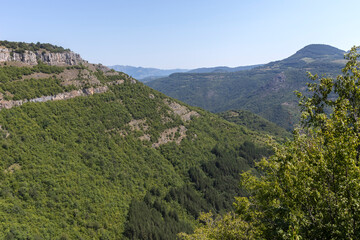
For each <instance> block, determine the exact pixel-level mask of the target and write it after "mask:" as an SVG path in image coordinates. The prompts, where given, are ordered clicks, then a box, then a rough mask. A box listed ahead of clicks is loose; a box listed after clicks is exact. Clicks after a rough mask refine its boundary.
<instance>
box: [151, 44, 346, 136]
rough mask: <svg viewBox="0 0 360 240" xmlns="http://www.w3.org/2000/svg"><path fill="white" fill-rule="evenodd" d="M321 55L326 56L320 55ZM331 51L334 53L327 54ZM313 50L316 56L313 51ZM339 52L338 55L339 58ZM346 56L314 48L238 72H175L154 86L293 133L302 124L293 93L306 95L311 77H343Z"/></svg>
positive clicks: (319, 46) (337, 50) (326, 48)
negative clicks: (242, 112) (246, 114)
mask: <svg viewBox="0 0 360 240" xmlns="http://www.w3.org/2000/svg"><path fill="white" fill-rule="evenodd" d="M314 48H315V50H316V49H318V50H317V51H315V53H317V52H318V53H321V54H319V55H320V56H319V55H316V56H314ZM324 49H325V53H327V52H326V51H327V50H330V52H329V53H327V54H323V52H324ZM310 50H311V51H310ZM334 53H335V54H334ZM343 53H344V52H343V51H342V50H339V49H336V48H334V47H331V46H327V45H309V46H308V47H305V48H303V49H301V50H299V51H298V52H297V53H295V54H293V55H292V56H290V57H288V58H285V59H283V60H280V61H275V62H270V63H268V64H265V65H262V66H259V67H257V68H253V69H250V70H244V71H240V72H232V73H206V74H196V73H193V74H191V73H175V74H172V75H170V76H169V77H167V78H161V79H157V80H153V81H151V82H149V83H147V85H148V86H150V87H152V88H154V89H156V90H159V91H161V92H163V93H165V94H167V95H169V96H171V97H174V98H177V99H179V100H181V101H184V102H186V103H188V104H190V105H194V106H199V107H202V108H205V109H207V110H209V111H212V112H223V111H226V110H234V109H235V110H236V109H244V110H249V111H251V112H253V113H256V114H259V115H260V116H262V117H264V118H266V119H268V120H270V121H272V122H274V123H276V124H278V125H279V126H281V127H284V128H286V129H288V130H291V129H292V128H293V126H294V124H296V123H297V122H298V119H299V113H298V109H297V102H298V100H297V98H296V96H295V94H294V93H293V91H295V90H299V91H303V90H306V82H308V78H307V72H308V71H310V72H312V73H313V74H316V73H328V74H329V75H330V76H335V75H337V74H338V73H340V71H341V68H342V67H343V66H344V64H345V62H346V60H345V59H344V56H343Z"/></svg>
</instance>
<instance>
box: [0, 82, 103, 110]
mask: <svg viewBox="0 0 360 240" xmlns="http://www.w3.org/2000/svg"><path fill="white" fill-rule="evenodd" d="M108 90H109V88H108V87H107V86H102V87H97V88H93V87H91V88H84V89H79V90H73V91H71V92H64V93H59V94H56V95H54V96H42V97H39V98H33V99H30V100H27V99H24V100H10V101H5V100H2V101H0V110H1V109H3V108H6V109H9V108H12V107H16V106H21V105H23V104H24V103H27V102H47V101H56V100H66V99H70V98H74V97H80V96H89V95H93V94H96V93H104V92H106V91H108Z"/></svg>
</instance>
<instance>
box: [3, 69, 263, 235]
mask: <svg viewBox="0 0 360 240" xmlns="http://www.w3.org/2000/svg"><path fill="white" fill-rule="evenodd" d="M55 75H56V74H55ZM39 81H44V82H48V81H49V83H46V84H50V85H44V86H43V85H41V84H42V83H41V82H37V81H34V82H33V80H25V81H9V82H4V83H2V85H1V86H12V87H13V88H12V89H13V90H14V91H18V89H28V91H29V93H25V92H20V93H16V94H21V95H22V96H25V95H23V94H30V93H31V94H33V93H36V94H44V92H41V93H38V92H37V91H43V90H44V91H45V90H46V91H48V90H50V89H52V84H57V82H56V79H50V80H39ZM30 83H33V84H30ZM12 84H14V85H12ZM16 84H29V85H26V86H25V85H16ZM44 84H45V83H44ZM42 88H43V90H41V89H42ZM109 88H110V90H109V91H108V92H106V93H103V94H94V95H93V96H88V97H77V98H73V99H69V100H66V101H52V102H51V101H49V102H44V103H25V104H23V105H22V106H20V107H14V108H11V109H2V110H1V111H0V125H1V128H0V158H1V159H2V161H1V162H0V218H1V222H0V238H6V237H8V238H9V239H11V238H15V239H34V238H35V239H36V238H38V239H59V238H60V239H119V238H122V237H127V238H129V239H141V238H142V239H146V238H148V237H149V236H152V237H153V239H172V238H173V237H174V236H175V235H176V233H177V232H180V231H186V232H190V231H191V229H192V227H193V222H194V216H197V215H198V213H197V212H196V211H200V210H201V209H206V210H211V209H212V206H213V204H210V203H207V197H206V196H207V195H205V194H206V188H205V187H204V186H203V187H201V188H198V187H197V186H195V181H194V182H193V181H191V180H190V177H189V172H190V169H192V168H196V169H198V170H199V171H200V173H201V174H202V176H204V178H205V180H206V184H208V185H209V186H210V185H211V184H213V183H214V182H215V180H216V179H215V178H214V177H213V176H211V175H207V174H208V173H207V172H206V171H205V170H202V168H203V166H205V165H206V164H207V162H210V163H211V162H213V161H215V162H219V163H221V164H220V165H221V166H222V167H220V168H219V169H218V170H217V171H219V172H220V173H222V171H224V173H223V174H224V176H228V175H229V174H228V173H232V172H233V170H231V171H229V172H227V170H226V169H227V168H225V164H227V163H230V162H232V161H234V162H237V161H239V162H242V163H243V165H242V166H243V167H244V168H243V169H240V168H236V171H238V173H240V172H243V171H245V170H248V169H251V167H250V166H249V163H251V162H252V160H250V159H249V161H248V160H247V159H243V158H242V157H241V156H240V155H239V154H240V153H231V152H232V151H240V150H239V149H240V148H242V146H247V145H246V144H245V145H244V142H245V141H248V142H253V143H254V146H256V147H258V148H262V147H263V144H261V143H260V141H259V140H260V139H262V138H263V137H262V136H261V135H259V134H256V133H254V132H251V131H249V130H247V129H246V128H244V127H241V126H236V125H235V124H231V123H228V122H226V121H225V120H222V119H221V118H220V117H218V116H216V115H213V114H210V113H207V112H205V111H202V110H201V109H196V108H191V107H189V109H190V110H193V111H197V112H198V113H199V114H200V116H199V117H197V118H194V119H192V120H191V121H188V122H184V121H183V120H181V118H180V117H179V116H177V115H175V114H173V113H172V111H171V109H170V108H169V106H168V105H167V104H166V101H164V100H165V98H166V99H169V98H167V97H166V96H164V95H162V94H160V93H158V92H156V91H154V90H152V89H150V88H148V87H146V86H144V85H143V84H141V83H132V82H131V79H129V78H126V79H125V81H124V83H123V84H119V85H111V86H109ZM7 90H9V91H10V90H11V89H10V87H9V89H7ZM149 96H152V97H151V98H150V97H149ZM171 101H175V100H172V99H171ZM164 119H167V121H166V122H165V121H164ZM132 120H143V121H145V123H146V125H147V128H146V129H140V130H131V128H130V127H129V123H130V122H131V121H132ZM179 125H183V126H185V127H186V129H187V131H186V135H187V136H186V138H184V139H183V140H182V142H181V144H180V145H177V144H176V143H174V142H170V143H167V144H164V145H161V146H160V147H159V148H153V147H151V145H152V143H154V142H157V141H158V138H159V136H160V134H161V133H162V132H163V131H164V130H166V129H169V128H173V127H176V126H179ZM144 134H149V136H150V141H147V140H144V141H141V140H140V139H139V137H140V136H142V135H144ZM215 146H216V148H217V149H218V150H217V152H219V153H220V155H222V157H218V156H216V155H215V154H214V153H212V150H213V149H214V148H215ZM251 149H253V148H252V147H251ZM237 158H239V159H237ZM215 162H214V163H213V164H216V163H215ZM213 164H209V166H210V165H213ZM232 167H234V166H232ZM236 175H237V174H236ZM234 176H235V175H234ZM237 177H238V175H237ZM233 182H234V181H229V185H230V184H231V185H232V184H233ZM231 187H232V186H229V187H228V188H231ZM178 189H186V192H185V193H184V195H183V196H186V197H188V198H189V199H186V200H184V201H183V202H181V201H179V199H178V198H176V199H175V198H174V199H167V198H166V196H167V195H168V194H169V193H170V192H171V191H173V190H174V191H177V190H178ZM211 189H212V191H218V190H217V189H219V191H220V190H221V192H225V189H227V187H226V184H223V185H222V187H221V188H220V187H217V186H212V187H211ZM148 193H151V195H150V197H149V194H148ZM215 193H216V192H215ZM219 193H220V192H219ZM231 194H233V195H230V194H229V195H228V196H229V198H230V199H231V198H233V197H234V196H235V195H239V194H240V193H239V192H237V191H236V190H235V191H232V192H231ZM146 196H148V197H146ZM179 196H180V195H179ZM226 198H228V197H226ZM223 200H224V199H223V198H221V199H220V201H218V205H219V208H218V211H219V212H220V211H225V210H226V209H224V208H225V207H227V206H228V204H224V203H222V202H221V201H223ZM197 202H199V203H201V204H197ZM214 202H215V201H214ZM190 206H199V207H196V208H194V209H193V210H190ZM203 206H205V207H206V208H203ZM216 210H217V209H216ZM144 213H146V215H143V216H142V217H139V216H140V215H141V214H144ZM124 233H126V236H124V235H123V234H124ZM169 236H170V237H169Z"/></svg>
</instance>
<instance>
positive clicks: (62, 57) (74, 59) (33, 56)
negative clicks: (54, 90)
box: [0, 46, 86, 66]
mask: <svg viewBox="0 0 360 240" xmlns="http://www.w3.org/2000/svg"><path fill="white" fill-rule="evenodd" d="M38 60H40V61H42V62H44V63H47V64H49V65H58V66H65V65H70V66H71V65H78V64H80V63H84V62H86V61H84V60H83V59H82V58H81V57H80V55H79V54H77V53H74V52H71V51H64V52H62V53H52V52H49V51H44V50H40V51H34V52H33V51H28V50H25V51H24V52H23V53H18V52H15V51H13V50H12V49H9V48H6V47H3V46H0V62H9V61H16V62H23V63H26V64H29V65H36V64H37V62H38Z"/></svg>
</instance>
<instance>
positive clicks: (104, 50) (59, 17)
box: [0, 0, 360, 69]
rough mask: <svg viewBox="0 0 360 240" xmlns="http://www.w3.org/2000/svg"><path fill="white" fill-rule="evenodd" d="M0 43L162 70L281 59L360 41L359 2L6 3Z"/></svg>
mask: <svg viewBox="0 0 360 240" xmlns="http://www.w3.org/2000/svg"><path fill="white" fill-rule="evenodd" d="M0 6H1V14H0V40H8V41H21V42H34V43H36V42H43V43H51V44H54V45H58V46H62V47H64V48H70V49H71V50H72V51H74V52H77V53H79V54H80V55H81V57H82V58H83V59H85V60H88V61H89V62H91V63H102V64H104V65H130V66H142V67H155V68H162V69H171V68H184V69H193V68H199V67H214V66H229V67H235V66H245V65H253V64H261V63H267V62H270V61H275V60H280V59H283V58H286V57H288V56H290V55H292V54H294V53H295V52H296V51H298V50H299V49H301V48H303V47H304V46H306V45H308V44H312V43H322V44H329V45H331V46H334V47H337V48H340V49H342V50H349V49H350V48H351V47H352V46H354V45H359V44H360V30H359V29H360V14H359V13H358V11H359V9H360V1H358V0H351V1H350V0H349V1H348V0H342V1H340V0H326V1H325V0H217V1H215V0H128V1H124V0H117V1H115V0H102V1H92V0H87V1H83V0H71V1H69V0H61V1H59V0H53V1H48V0H47V1H45V0H31V1H29V0H0Z"/></svg>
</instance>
